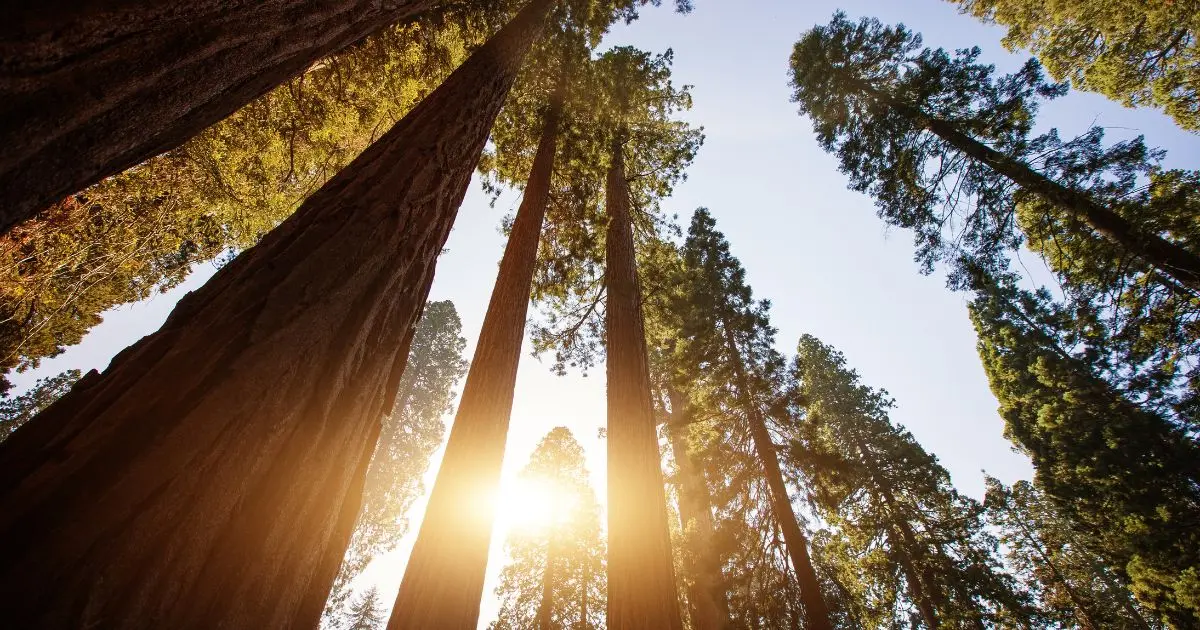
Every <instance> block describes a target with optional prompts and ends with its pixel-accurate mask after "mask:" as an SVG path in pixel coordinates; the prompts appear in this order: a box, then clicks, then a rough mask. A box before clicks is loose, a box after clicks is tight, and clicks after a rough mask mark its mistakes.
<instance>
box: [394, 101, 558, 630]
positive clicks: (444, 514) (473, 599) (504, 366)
mask: <svg viewBox="0 0 1200 630" xmlns="http://www.w3.org/2000/svg"><path fill="white" fill-rule="evenodd" d="M561 103H562V93H561V92H559V93H557V94H556V96H555V97H554V98H553V99H552V103H551V106H550V109H549V112H548V113H547V116H546V121H545V125H544V127H543V129H542V137H541V140H540V142H539V143H538V149H537V154H536V155H535V156H534V160H533V166H532V168H531V170H530V173H529V180H528V183H527V184H526V186H525V194H524V198H523V199H522V201H521V205H520V207H519V208H518V209H517V216H516V219H515V221H514V222H513V228H512V233H511V234H510V235H509V237H508V243H507V245H505V247H504V256H503V257H502V258H501V260H500V271H499V273H498V275H497V277H496V287H495V289H494V290H493V291H492V298H491V301H490V302H489V303H488V310H487V314H486V315H485V316H484V318H483V327H482V329H481V330H480V332H479V341H478V343H476V345H475V356H474V357H473V359H472V361H471V369H470V372H468V373H467V382H466V385H465V386H464V387H463V394H462V399H461V400H460V402H459V405H458V413H457V414H456V415H455V417H454V426H453V427H452V428H451V429H450V439H449V441H448V442H447V443H446V454H445V456H444V457H443V458H442V464H441V468H440V469H439V470H438V476H437V480H436V481H435V482H434V484H433V492H432V493H431V494H430V496H429V507H427V508H426V510H425V518H424V519H423V520H422V521H421V529H420V532H419V533H418V534H417V542H416V544H415V545H414V546H413V551H412V555H410V556H409V560H408V565H407V566H406V567H405V570H404V580H403V582H402V583H401V585H400V593H399V595H397V597H396V606H395V608H394V610H393V612H392V618H391V620H390V622H389V624H388V627H389V628H393V629H395V628H433V627H437V628H447V629H451V628H463V629H464V630H466V629H473V628H475V626H476V624H477V622H478V619H479V602H480V598H481V597H482V596H483V582H484V576H485V574H486V572H487V560H488V548H489V547H490V546H491V540H492V525H493V521H494V520H495V509H494V506H491V505H488V504H487V503H486V502H485V501H481V500H480V499H481V497H492V496H494V495H495V493H496V490H497V489H498V488H499V485H500V468H501V465H502V464H503V461H504V446H505V442H506V440H507V438H508V424H509V420H510V415H511V413H512V403H513V390H514V387H515V386H516V382H517V366H518V364H519V363H520V360H521V343H522V342H523V341H524V339H525V315H526V312H527V311H528V308H529V292H530V290H531V286H532V284H533V273H534V265H535V263H536V262H537V249H538V240H539V238H540V236H541V232H542V222H543V220H544V218H545V216H546V204H547V202H548V200H549V198H550V179H551V176H552V175H553V173H554V156H555V150H556V142H557V137H558V118H559V116H560V113H561Z"/></svg>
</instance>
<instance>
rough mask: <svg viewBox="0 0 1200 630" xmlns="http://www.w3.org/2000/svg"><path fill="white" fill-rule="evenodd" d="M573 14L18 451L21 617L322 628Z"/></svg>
mask: <svg viewBox="0 0 1200 630" xmlns="http://www.w3.org/2000/svg"><path fill="white" fill-rule="evenodd" d="M551 4H552V3H551V2H550V1H549V0H533V1H532V2H531V3H530V4H529V5H527V6H526V8H525V9H523V10H522V11H521V13H520V14H518V16H517V17H516V18H514V19H513V20H512V21H511V22H509V24H508V25H506V26H505V27H504V28H502V29H501V30H500V31H499V32H498V33H497V34H496V35H495V36H493V37H492V38H491V39H490V40H489V41H488V42H487V43H486V44H484V45H483V46H482V47H480V48H479V49H478V50H477V51H476V52H475V53H474V54H472V56H471V57H470V58H469V59H468V60H467V61H466V62H465V63H464V64H463V65H462V66H460V67H459V68H458V69H457V70H456V71H455V72H454V73H453V74H452V75H451V76H450V78H448V79H447V80H446V82H444V83H443V84H442V85H441V86H439V87H438V89H437V90H435V91H434V92H433V93H432V94H431V95H430V96H429V97H427V98H426V99H425V100H423V101H422V102H421V104H420V105H418V106H417V107H416V108H414V109H413V111H411V112H409V113H408V114H407V115H406V116H405V117H404V118H403V119H402V120H400V121H399V122H398V123H396V125H395V126H393V127H392V128H391V129H390V130H389V131H388V132H387V133H385V134H384V135H383V136H382V137H381V138H380V139H379V140H378V141H376V142H375V143H374V144H373V145H372V146H371V147H370V148H368V149H367V150H366V151H364V152H363V153H362V154H361V155H360V156H359V157H358V158H356V159H355V160H354V161H353V162H352V163H351V164H350V165H349V166H347V167H346V168H344V169H342V170H341V171H340V172H339V173H338V174H337V175H336V176H334V177H333V178H332V179H331V180H330V181H329V182H327V183H326V184H325V185H324V186H323V187H321V189H320V190H318V191H317V192H315V193H313V195H311V196H310V197H309V198H308V199H307V200H306V201H305V202H304V203H303V204H302V205H301V207H300V208H299V209H298V210H297V211H296V213H295V214H293V215H292V216H291V217H289V218H288V220H287V221H285V222H284V223H283V224H282V225H280V227H279V228H277V229H275V230H272V231H271V233H270V234H268V235H267V236H266V237H264V238H263V240H262V241H261V242H260V243H258V244H257V245H256V246H255V247H253V248H251V249H250V250H248V251H247V252H244V253H243V254H242V255H241V256H239V257H238V258H236V259H235V260H233V261H232V262H230V263H229V264H227V265H226V266H225V267H224V268H223V269H222V270H221V272H220V273H218V274H217V275H216V277H214V278H213V279H212V280H210V281H209V282H208V283H207V284H205V286H204V287H202V288H200V289H198V290H197V291H194V292H193V293H191V294H190V295H188V296H186V297H185V298H184V299H182V300H181V301H180V302H179V304H178V305H177V306H176V307H175V309H174V311H173V312H172V314H171V316H170V317H168V318H167V321H166V322H165V323H164V325H163V327H162V328H161V329H160V330H159V331H158V332H156V333H154V334H151V335H149V336H147V337H145V338H144V339H142V340H141V341H139V342H138V343H137V344H135V345H133V346H132V347H130V348H128V349H126V350H125V351H123V352H122V353H121V354H119V355H118V356H117V357H116V358H114V359H113V361H112V363H111V364H110V365H109V367H108V368H107V369H106V370H105V372H104V373H103V374H99V375H95V376H88V377H85V378H86V379H87V381H88V383H87V385H88V386H87V387H76V388H74V389H73V390H72V391H71V392H70V393H69V394H67V396H65V397H64V398H63V399H61V400H60V402H59V403H57V404H54V405H51V406H50V407H49V408H48V409H46V410H45V411H43V412H42V413H41V414H39V416H38V418H36V419H35V420H33V421H32V422H31V423H30V424H29V425H28V426H27V428H26V429H23V430H21V431H18V432H16V433H15V434H13V436H12V437H11V438H9V439H8V440H6V441H5V442H3V443H0V486H3V487H4V488H6V491H5V493H4V494H3V495H0V557H3V558H4V562H3V563H0V592H3V593H4V597H3V598H2V599H0V616H2V617H3V618H4V619H5V620H6V623H9V624H10V625H16V626H21V627H37V628H46V629H48V630H49V629H55V628H78V627H82V626H88V625H94V624H101V623H102V624H105V625H114V626H120V625H137V624H138V623H142V622H144V620H145V619H147V618H152V619H155V620H156V623H158V624H159V625H163V626H167V627H177V628H201V627H225V628H229V629H231V630H232V629H237V628H255V629H257V628H264V627H292V626H295V627H313V626H315V625H317V623H318V621H319V619H320V616H321V611H322V610H323V608H324V604H325V601H326V599H327V597H328V594H329V590H330V587H331V585H332V583H333V581H334V578H335V576H336V574H337V571H338V567H339V566H340V564H341V560H342V556H343V553H344V552H345V546H346V544H347V543H348V541H349V539H350V537H351V534H352V532H353V526H354V521H355V517H356V515H357V513H358V509H359V507H360V497H361V491H362V486H363V483H364V480H365V477H366V471H367V468H368V464H369V461H370V456H371V454H372V451H373V446H374V444H375V441H376V440H377V439H378V436H379V431H380V428H381V421H382V418H383V416H384V415H385V414H386V413H387V411H388V410H389V409H390V407H391V405H392V403H393V402H394V396H395V386H396V384H397V383H399V381H400V376H401V373H402V372H403V370H404V365H405V361H406V358H407V354H408V352H407V350H408V347H409V344H410V342H411V340H412V336H413V330H414V328H415V325H416V323H417V320H418V315H419V314H420V312H421V310H422V309H423V308H424V306H425V301H426V296H427V295H428V291H429V287H430V285H431V283H432V281H433V275H434V268H435V266H436V261H437V256H438V254H439V253H440V252H441V251H442V249H443V247H444V245H445V241H446V238H447V237H448V235H449V233H450V229H451V227H452V225H453V223H454V218H455V216H456V214H457V211H458V208H459V205H460V204H461V202H462V199H463V196H464V195H465V194H466V190H467V186H468V184H469V182H470V178H471V173H472V172H473V171H474V169H475V166H476V164H477V162H478V159H479V157H480V155H481V153H482V151H483V147H484V145H485V144H486V141H487V136H488V130H489V129H490V127H491V123H492V122H493V120H494V119H495V116H496V115H497V113H498V112H499V110H500V108H501V106H502V105H503V103H504V100H505V98H506V96H507V92H508V90H509V88H510V87H511V85H512V82H513V80H514V79H515V78H516V75H517V73H518V71H519V68H520V66H521V62H522V60H523V57H524V53H525V52H526V51H527V50H528V48H529V46H530V44H531V43H532V42H533V40H534V39H536V38H537V36H538V34H539V33H540V31H541V25H542V22H543V18H544V17H545V15H546V13H547V11H548V9H549V8H550V5H551ZM51 497H52V498H53V500H50V498H51ZM97 497H103V500H97ZM394 619H395V617H393V620H394ZM138 620H142V621H138ZM421 627H428V626H421Z"/></svg>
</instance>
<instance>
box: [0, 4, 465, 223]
mask: <svg viewBox="0 0 1200 630" xmlns="http://www.w3.org/2000/svg"><path fill="white" fill-rule="evenodd" d="M438 4H444V3H439V2H437V1H436V0H394V1H391V2H386V3H378V2H365V1H362V0H322V1H320V2H301V1H298V0H274V1H271V2H238V3H233V4H230V3H227V2H219V1H216V0H211V1H201V2H189V3H187V4H185V5H178V6H176V5H171V6H163V5H159V4H156V3H153V2H144V1H135V0H124V1H122V2H110V3H105V4H104V5H95V4H86V5H80V4H77V3H68V2H38V3H30V4H24V5H21V6H20V7H19V8H14V9H13V11H11V12H9V13H8V14H7V15H6V16H5V20H4V24H3V26H0V57H3V58H4V64H3V66H0V103H2V105H0V121H3V123H2V124H0V142H2V143H3V144H4V146H5V147H6V150H5V153H4V157H3V158H0V191H3V193H0V208H3V210H2V211H0V233H2V232H6V231H8V229H9V228H11V227H12V226H13V225H14V224H16V223H19V222H21V221H23V220H25V219H28V218H29V217H31V216H33V214H34V213H36V212H38V211H40V210H42V209H44V208H45V207H46V206H48V205H50V204H52V203H54V202H56V201H58V200H59V199H61V198H63V197H64V196H66V195H68V194H70V193H73V192H76V191H78V190H82V189H83V188H85V187H87V186H89V185H91V184H94V183H96V182H97V181H99V180H100V179H101V178H104V177H106V176H109V175H113V174H116V173H118V172H120V171H122V170H124V169H126V168H129V167H130V166H133V165H134V164H137V163H138V162H141V161H142V160H145V159H147V158H149V157H151V156H153V155H155V154H157V153H161V152H163V151H166V150H168V149H172V148H174V147H176V146H178V145H179V144H181V143H182V142H183V141H185V140H187V139H188V138H190V137H191V136H194V135H195V134H197V133H199V132H200V131H201V130H202V129H204V128H205V127H207V126H209V125H211V124H213V123H215V122H217V121H219V120H221V119H222V118H225V117H226V116H228V115H230V114H232V113H233V112H234V111H236V110H237V109H238V108H240V107H242V106H243V105H245V104H247V103H249V102H250V101H252V100H254V99H255V98H256V97H258V96H260V95H261V94H263V93H265V92H267V91H268V90H270V89H272V88H274V87H275V86H277V85H279V84H281V83H283V82H285V81H287V80H288V79H291V78H292V77H294V76H296V75H298V74H300V73H301V72H303V71H304V70H305V69H306V68H308V67H309V66H310V65H312V64H313V63H314V62H316V61H317V60H319V59H320V58H322V57H324V56H326V55H328V54H330V53H334V52H337V51H338V50H341V49H342V48H345V47H346V46H349V45H350V44H353V43H355V42H358V41H360V40H362V39H363V38H364V37H366V36H368V35H371V34H372V33H374V32H376V31H378V30H380V29H382V28H383V27H385V26H387V25H389V24H393V23H396V22H401V21H408V20H412V19H414V18H416V17H417V16H419V15H421V14H422V13H423V12H426V11H428V10H430V9H431V8H433V7H435V6H437V5H438Z"/></svg>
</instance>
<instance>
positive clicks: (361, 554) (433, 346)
mask: <svg viewBox="0 0 1200 630" xmlns="http://www.w3.org/2000/svg"><path fill="white" fill-rule="evenodd" d="M466 343H467V342H466V339H464V338H463V337H462V322H461V320H459V317H458V312H457V310H456V309H455V308H454V303H452V302H449V301H445V302H430V303H429V304H427V305H426V306H425V312H424V314H423V315H422V316H421V321H420V322H419V323H418V324H417V328H416V330H415V331H414V333H413V340H412V345H411V346H410V347H409V352H408V365H407V366H406V367H405V369H404V374H403V376H401V378H400V386H399V389H398V390H397V392H396V402H395V404H394V406H393V407H392V412H391V413H390V414H389V415H388V416H387V417H385V418H384V419H383V426H382V428H381V430H380V433H379V441H378V442H377V443H376V445H375V453H374V455H372V457H371V463H370V465H369V467H368V468H367V478H366V482H365V484H364V486H363V497H362V508H361V509H360V511H359V514H358V521H357V522H356V524H355V528H354V533H353V534H352V535H351V538H350V545H349V547H348V548H347V549H346V555H345V557H344V559H343V560H342V567H341V570H340V571H339V572H338V576H337V579H336V580H335V581H334V584H333V589H332V591H331V592H330V595H329V600H328V601H327V602H326V605H325V615H324V616H325V620H326V623H327V624H329V623H331V622H332V621H333V620H334V619H335V618H336V617H337V615H338V614H339V611H340V610H341V609H342V608H343V607H344V605H345V603H346V601H347V599H348V598H349V597H350V595H351V582H352V581H353V580H354V579H355V578H356V577H358V575H359V574H360V573H362V571H363V569H365V568H366V567H367V565H368V564H369V563H370V562H371V560H373V559H375V558H376V557H378V556H380V555H381V554H384V553H386V552H388V551H390V550H391V549H392V548H394V547H395V546H396V544H398V543H399V542H400V539H401V538H402V537H403V536H404V534H405V533H406V532H407V531H408V527H409V522H408V518H407V513H408V510H409V508H410V507H412V504H413V502H414V501H415V500H416V499H417V498H418V497H420V496H421V495H422V494H424V492H425V488H424V484H423V483H422V477H423V476H424V475H425V471H426V469H427V468H428V467H429V457H430V456H431V455H432V454H433V451H434V450H436V449H437V447H438V445H439V444H441V443H442V438H443V436H444V434H445V431H446V427H445V423H444V422H443V421H442V418H443V417H444V416H445V415H446V414H447V413H449V412H450V411H451V408H452V404H453V400H454V391H453V390H454V387H455V385H456V384H457V383H458V382H459V380H461V379H462V377H463V375H464V374H466V371H467V362H466V361H464V360H463V358H462V355H463V350H464V348H465V347H466Z"/></svg>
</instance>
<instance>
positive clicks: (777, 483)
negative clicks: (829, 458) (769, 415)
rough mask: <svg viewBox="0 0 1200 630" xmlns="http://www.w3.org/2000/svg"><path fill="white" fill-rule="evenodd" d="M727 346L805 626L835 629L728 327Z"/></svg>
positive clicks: (806, 539)
mask: <svg viewBox="0 0 1200 630" xmlns="http://www.w3.org/2000/svg"><path fill="white" fill-rule="evenodd" d="M725 343H726V346H727V350H728V351H729V355H730V364H731V366H732V368H733V374H734V381H735V383H734V384H735V386H736V387H737V389H738V392H739V394H740V395H741V399H742V400H741V402H742V406H743V408H744V409H745V413H746V422H747V424H749V427H750V438H751V439H752V440H753V442H754V451H755V453H757V455H758V459H759V461H760V462H761V463H762V467H763V476H764V477H765V478H766V480H767V488H768V489H770V491H771V507H772V508H773V511H774V513H775V519H776V520H777V521H779V527H780V529H782V530H783V543H784V545H785V546H786V547H787V550H788V556H789V557H790V558H791V560H792V568H793V569H794V570H795V571H796V581H797V582H798V583H799V585H800V597H801V600H802V603H803V604H804V621H805V627H806V628H807V630H833V625H832V623H831V622H830V621H829V608H828V606H826V605H825V596H824V595H823V594H822V592H821V582H820V580H818V579H817V571H816V569H815V568H813V564H812V558H811V557H810V556H809V555H808V537H807V536H805V535H804V529H803V528H801V527H800V521H799V520H797V519H796V512H795V511H794V510H793V509H792V500H791V497H789V496H788V491H787V486H786V485H785V484H784V482H783V471H782V470H780V468H779V456H778V455H776V453H775V444H774V443H773V442H772V441H771V433H770V432H769V431H768V430H767V423H766V421H765V420H764V419H763V416H762V411H761V410H760V409H759V408H758V403H757V402H756V401H755V400H754V397H753V394H752V392H751V390H750V380H749V378H748V377H747V376H746V369H745V366H744V365H743V363H742V353H741V351H740V350H739V349H738V346H737V343H736V341H735V340H734V338H733V332H732V331H731V330H729V328H728V327H725Z"/></svg>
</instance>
